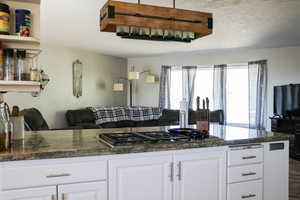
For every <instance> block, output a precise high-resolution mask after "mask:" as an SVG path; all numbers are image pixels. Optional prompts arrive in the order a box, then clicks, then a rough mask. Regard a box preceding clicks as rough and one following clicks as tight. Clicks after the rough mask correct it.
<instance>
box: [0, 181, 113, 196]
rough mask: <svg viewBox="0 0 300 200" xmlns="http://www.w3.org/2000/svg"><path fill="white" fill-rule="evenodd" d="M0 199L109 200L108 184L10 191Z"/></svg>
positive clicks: (71, 185)
mask: <svg viewBox="0 0 300 200" xmlns="http://www.w3.org/2000/svg"><path fill="white" fill-rule="evenodd" d="M0 197H1V198H0V199H1V200H107V182H104V181H102V182H101V181H99V182H90V183H78V184H67V185H58V186H52V187H41V188H33V189H19V190H10V191H4V192H3V193H2V194H1V193H0ZM57 197H58V199H57Z"/></svg>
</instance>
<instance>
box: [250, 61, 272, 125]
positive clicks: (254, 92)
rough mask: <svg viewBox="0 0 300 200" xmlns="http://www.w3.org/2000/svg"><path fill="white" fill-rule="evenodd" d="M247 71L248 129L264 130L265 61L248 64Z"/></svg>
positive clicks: (265, 110) (265, 105)
mask: <svg viewBox="0 0 300 200" xmlns="http://www.w3.org/2000/svg"><path fill="white" fill-rule="evenodd" d="M248 69H249V127H250V128H255V129H259V130H265V129H266V122H267V85H268V70H267V61H266V60H260V61H254V62H249V63H248Z"/></svg>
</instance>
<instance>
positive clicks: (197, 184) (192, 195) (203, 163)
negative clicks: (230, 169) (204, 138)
mask: <svg viewBox="0 0 300 200" xmlns="http://www.w3.org/2000/svg"><path fill="white" fill-rule="evenodd" d="M175 163H176V166H177V167H176V170H175V171H176V172H175V174H176V179H175V200H200V199H203V200H225V199H226V151H225V150H220V151H214V150H211V151H207V152H202V153H198V152H196V153H189V152H186V153H182V154H181V153H178V154H176V153H175Z"/></svg>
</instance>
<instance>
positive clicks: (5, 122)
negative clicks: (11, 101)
mask: <svg viewBox="0 0 300 200" xmlns="http://www.w3.org/2000/svg"><path fill="white" fill-rule="evenodd" d="M12 130H13V126H12V123H11V122H10V119H9V108H8V105H7V103H5V102H1V103H0V152H7V151H9V150H10V148H11V135H12Z"/></svg>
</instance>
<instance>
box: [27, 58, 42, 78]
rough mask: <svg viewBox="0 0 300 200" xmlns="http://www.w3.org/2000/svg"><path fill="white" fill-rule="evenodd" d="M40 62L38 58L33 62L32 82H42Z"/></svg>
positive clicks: (31, 70)
mask: <svg viewBox="0 0 300 200" xmlns="http://www.w3.org/2000/svg"><path fill="white" fill-rule="evenodd" d="M37 63H38V61H37V58H35V59H33V60H32V67H31V68H30V80H31V81H40V80H41V73H40V70H39V69H38V64H37Z"/></svg>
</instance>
